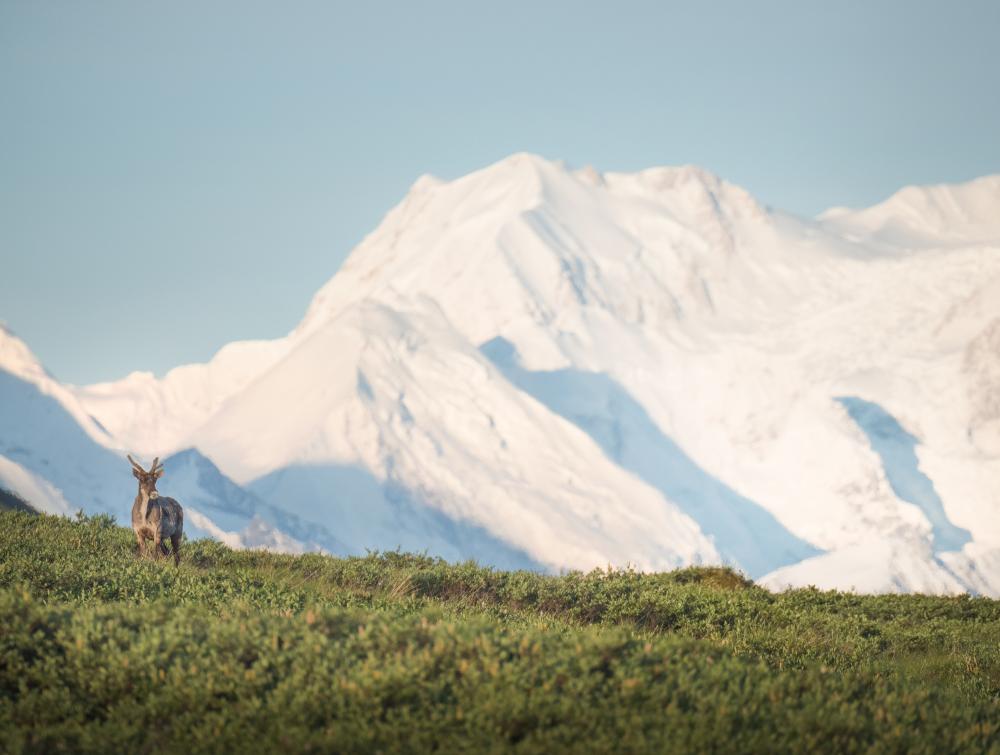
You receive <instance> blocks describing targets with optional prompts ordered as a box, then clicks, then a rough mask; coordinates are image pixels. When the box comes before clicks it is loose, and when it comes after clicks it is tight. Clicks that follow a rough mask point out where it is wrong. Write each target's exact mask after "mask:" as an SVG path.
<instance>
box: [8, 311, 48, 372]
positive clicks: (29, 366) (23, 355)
mask: <svg viewBox="0 0 1000 755" xmlns="http://www.w3.org/2000/svg"><path fill="white" fill-rule="evenodd" d="M0 370H4V371H6V372H9V373H10V374H11V375H16V376H17V377H19V378H22V379H23V380H28V381H30V382H33V383H36V382H39V381H41V380H50V379H52V376H51V375H49V373H48V372H47V371H46V369H45V368H44V367H43V366H42V363H41V362H40V361H38V357H36V356H35V355H34V354H33V353H32V351H31V349H29V348H28V345H27V344H26V343H25V342H24V341H22V340H21V339H20V338H18V337H17V335H16V334H15V333H14V331H12V330H11V329H10V328H8V327H7V326H6V325H5V324H4V323H2V322H0Z"/></svg>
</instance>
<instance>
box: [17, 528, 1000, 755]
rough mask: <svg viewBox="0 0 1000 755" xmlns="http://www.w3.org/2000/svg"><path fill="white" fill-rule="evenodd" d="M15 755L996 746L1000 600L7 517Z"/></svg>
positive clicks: (707, 571) (999, 739)
mask: <svg viewBox="0 0 1000 755" xmlns="http://www.w3.org/2000/svg"><path fill="white" fill-rule="evenodd" d="M0 626H2V627H3V629H2V633H0V751H4V752H56V751H71V752H137V751H143V752H161V751H162V752H179V751H184V752H220V751H236V750H238V751H253V752H257V751H259V752H270V751H275V750H278V749H279V748H280V749H282V750H285V751H288V752H299V751H310V750H311V751H317V752H361V751H372V752H374V751H386V752H391V751H407V752H424V751H429V750H435V749H436V750H441V751H445V752H453V751H476V752H479V751H483V752H490V751H508V750H515V751H524V752H559V751H574V752H579V751H596V752H649V751H653V752H711V751H715V752H734V751H755V752H812V751H827V752H904V751H905V752H927V753H932V752H933V753H940V752H997V753H1000V602H998V601H992V600H988V599H981V598H969V597H957V598H942V597H926V596H857V595H850V594H843V593H835V592H820V591H817V590H797V591H790V592H787V593H784V594H780V595H774V594H771V593H768V592H766V591H765V590H762V589H760V588H758V587H756V586H754V585H753V584H752V583H750V582H749V581H747V580H745V579H743V578H742V577H740V576H739V575H737V574H735V573H733V572H731V571H728V570H724V569H715V568H703V569H685V570H681V571H677V572H672V573H668V574H651V575H643V574H637V573H634V572H628V571H625V572H621V571H616V572H595V573H592V574H586V575H584V574H567V575H564V576H559V577H548V576H542V575H537V574H532V573H527V572H497V571H493V570H490V569H484V568H481V567H478V566H476V565H474V564H462V565H448V564H445V563H443V562H441V561H438V560H435V559H431V558H426V557H420V556H408V555H401V554H397V553H387V554H377V555H371V556H368V557H366V558H349V559H337V558H330V557H324V556H319V555H305V556H299V557H293V556H281V555H274V554H267V553H262V552H246V551H242V552H240V551H232V550H229V549H227V548H225V547H224V546H222V545H220V544H218V543H215V542H211V541H197V542H193V543H188V544H187V545H186V546H185V550H184V558H183V560H182V563H181V566H180V568H179V569H175V568H174V567H173V566H172V565H168V564H167V562H166V561H161V562H151V561H142V560H138V559H136V558H135V556H134V545H133V540H132V534H131V532H130V531H128V530H124V529H121V528H118V527H115V526H113V525H112V524H111V523H110V522H109V521H107V520H101V519H96V520H85V521H80V522H71V521H69V520H65V519H60V518H55V517H46V516H35V515H31V514H27V513H20V512H11V511H0Z"/></svg>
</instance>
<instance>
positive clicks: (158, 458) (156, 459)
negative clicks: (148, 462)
mask: <svg viewBox="0 0 1000 755" xmlns="http://www.w3.org/2000/svg"><path fill="white" fill-rule="evenodd" d="M159 460H160V457H159V456H157V457H156V458H155V459H153V466H151V467H150V468H149V473H150V474H153V473H154V472H156V464H157V462H158V461H159ZM160 466H161V467H162V466H163V465H162V464H161V465H160Z"/></svg>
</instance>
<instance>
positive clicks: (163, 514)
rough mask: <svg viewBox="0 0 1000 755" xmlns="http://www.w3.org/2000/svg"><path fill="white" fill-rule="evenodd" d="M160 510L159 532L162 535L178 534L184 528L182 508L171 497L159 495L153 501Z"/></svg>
mask: <svg viewBox="0 0 1000 755" xmlns="http://www.w3.org/2000/svg"><path fill="white" fill-rule="evenodd" d="M154 505H155V506H157V507H158V508H159V510H160V532H161V533H162V534H163V536H164V537H170V536H171V535H180V534H181V532H183V530H184V509H182V508H181V505H180V504H179V503H177V501H175V500H174V499H173V498H164V497H163V496H160V497H159V498H157V499H156V501H154Z"/></svg>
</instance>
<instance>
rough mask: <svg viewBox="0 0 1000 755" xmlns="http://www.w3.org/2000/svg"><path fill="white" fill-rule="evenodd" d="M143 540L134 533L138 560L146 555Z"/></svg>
mask: <svg viewBox="0 0 1000 755" xmlns="http://www.w3.org/2000/svg"><path fill="white" fill-rule="evenodd" d="M144 539H145V538H143V536H142V535H140V534H139V533H138V532H136V533H135V542H136V543H137V544H138V547H139V550H138V551H137V554H138V556H139V558H142V557H143V556H145V555H146V545H145V543H144V542H143V540H144Z"/></svg>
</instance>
